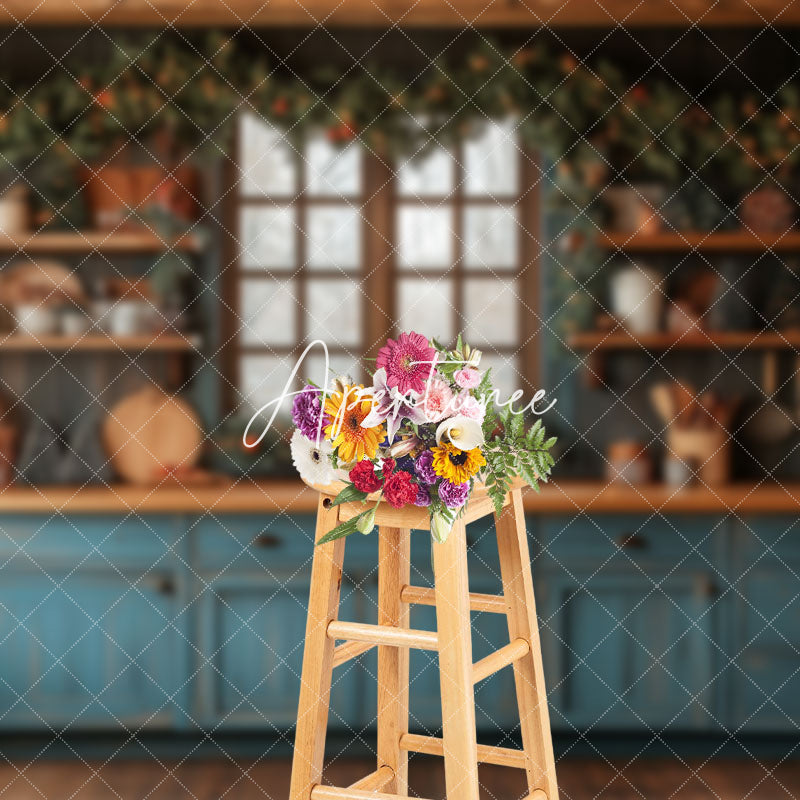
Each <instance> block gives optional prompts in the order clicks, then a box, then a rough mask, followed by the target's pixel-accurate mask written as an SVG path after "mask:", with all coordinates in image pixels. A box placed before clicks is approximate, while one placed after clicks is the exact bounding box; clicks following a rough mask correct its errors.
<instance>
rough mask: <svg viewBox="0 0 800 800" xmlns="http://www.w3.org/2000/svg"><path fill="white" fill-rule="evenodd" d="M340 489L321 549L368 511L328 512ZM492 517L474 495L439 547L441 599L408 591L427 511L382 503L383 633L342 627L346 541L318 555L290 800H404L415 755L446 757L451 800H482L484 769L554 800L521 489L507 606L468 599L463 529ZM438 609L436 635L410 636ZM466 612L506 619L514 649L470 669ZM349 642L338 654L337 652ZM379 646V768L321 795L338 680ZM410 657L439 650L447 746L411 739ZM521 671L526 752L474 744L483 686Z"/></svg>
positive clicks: (511, 514) (509, 521)
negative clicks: (416, 533)
mask: <svg viewBox="0 0 800 800" xmlns="http://www.w3.org/2000/svg"><path fill="white" fill-rule="evenodd" d="M326 490H327V491H326ZM335 494H336V489H335V488H330V487H325V488H324V489H322V490H321V492H320V498H319V508H318V511H317V530H316V538H317V540H319V539H320V538H321V537H322V536H324V535H325V534H326V533H327V532H328V531H330V530H331V529H332V528H334V527H335V526H336V525H338V524H339V523H340V522H344V521H345V520H347V519H351V518H352V517H353V516H355V515H356V514H358V513H360V512H361V511H363V510H364V506H363V505H362V504H361V503H345V504H342V505H339V506H332V505H331V500H332V498H333V497H334V496H335ZM490 513H493V506H492V503H491V501H490V499H489V497H488V496H487V495H486V494H485V492H484V491H483V490H482V487H481V489H478V488H477V487H476V489H475V490H474V491H473V495H472V498H471V499H470V504H469V506H468V507H467V510H466V513H465V514H464V515H463V516H462V517H461V518H460V519H459V520H458V521H457V522H456V524H455V526H454V527H453V530H452V532H451V533H450V536H449V538H448V539H447V541H446V542H445V543H444V544H438V543H437V544H434V545H433V571H434V581H435V589H426V588H422V587H417V586H411V585H410V566H409V547H410V529H412V528H421V529H428V528H429V524H428V510H427V509H425V508H416V507H406V508H403V509H400V510H396V509H393V508H392V507H391V506H389V505H388V504H387V503H384V502H382V503H381V504H380V507H379V509H378V512H377V515H376V524H377V525H379V526H380V543H379V569H378V624H377V625H365V624H362V623H358V622H345V621H343V620H340V619H339V618H338V606H339V589H340V586H341V579H342V562H343V559H344V545H345V539H338V540H335V541H333V542H328V543H327V544H324V545H319V546H317V547H316V550H315V552H314V563H313V567H312V570H311V596H310V598H309V602H308V621H307V624H306V640H305V654H304V656H303V675H302V682H301V687H300V703H299V709H298V712H297V735H296V738H295V748H294V761H293V764H292V782H291V788H290V791H289V800H392V799H393V798H397V797H401V798H405V797H408V753H409V752H413V753H428V754H433V755H439V756H444V768H445V784H446V788H447V800H478V797H479V788H478V763H479V762H482V763H489V764H501V765H505V766H509V767H519V768H521V769H524V770H525V772H526V774H527V783H528V792H529V793H528V795H527V798H526V800H558V787H557V785H556V773H555V763H554V760H553V745H552V740H551V738H550V721H549V715H548V711H547V698H546V694H545V688H544V677H543V674H542V654H541V648H540V644H539V632H538V628H537V622H536V606H535V602H534V597H533V580H532V578H531V570H530V560H529V555H528V540H527V536H526V532H525V517H524V513H523V508H522V497H521V491H520V488H519V485H517V484H515V486H514V488H513V490H512V491H511V492H510V493H509V495H508V496H507V498H506V505H505V507H504V509H503V513H502V514H501V515H500V516H496V515H495V527H496V531H497V546H498V550H499V552H500V570H501V575H502V581H503V595H502V596H499V595H486V594H470V592H469V587H468V581H467V540H466V528H465V526H466V523H468V522H472V521H473V520H476V519H480V518H481V517H484V516H487V515H488V514H490ZM413 603H417V604H423V605H435V606H436V622H437V628H438V630H437V631H436V632H431V631H422V630H412V629H410V628H409V607H410V605H411V604H413ZM470 609H472V610H473V611H483V612H489V613H494V614H505V615H506V618H507V620H508V633H509V641H510V644H507V645H505V646H504V647H501V648H500V649H499V650H497V651H496V652H494V653H492V654H491V655H489V656H487V657H486V658H484V659H481V660H480V661H478V662H477V663H474V664H473V663H472V634H471V625H470ZM337 640H338V641H341V642H343V643H342V644H339V645H336V644H335V643H336V641H337ZM375 646H377V647H378V747H377V754H378V763H377V769H376V770H375V772H372V773H370V774H369V775H367V776H366V777H365V778H363V779H361V780H360V781H357V782H356V783H354V784H353V785H352V786H349V787H347V788H334V787H332V786H323V785H322V783H321V781H322V765H323V756H324V751H325V732H326V726H327V722H328V703H329V699H330V690H331V680H332V673H333V669H334V668H335V667H338V666H340V665H341V664H344V663H345V662H347V661H349V660H350V659H351V658H355V657H356V656H358V655H360V654H361V653H364V652H366V651H367V650H370V649H371V648H372V647H375ZM410 647H417V648H422V649H425V650H436V651H438V653H439V673H440V682H441V692H442V716H443V722H442V728H443V736H442V738H441V739H440V738H438V737H433V736H420V735H415V734H410V733H409V732H408V679H409V675H408V654H409V648H410ZM509 664H513V667H514V678H515V682H516V689H517V703H518V705H519V712H520V723H521V731H522V742H523V749H522V750H516V749H511V748H506V747H489V746H485V745H479V744H477V742H476V731H475V696H474V693H473V686H474V684H475V683H476V682H478V681H480V680H483V679H484V678H486V677H488V676H489V675H492V674H493V673H495V672H497V671H498V670H499V669H501V668H503V667H506V666H508V665H509Z"/></svg>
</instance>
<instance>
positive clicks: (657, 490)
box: [0, 479, 800, 515]
mask: <svg viewBox="0 0 800 800" xmlns="http://www.w3.org/2000/svg"><path fill="white" fill-rule="evenodd" d="M523 501H524V505H525V510H526V511H528V512H529V513H535V514H567V515H572V514H579V513H583V512H586V513H591V514H619V513H644V514H650V513H654V512H664V513H681V514H683V513H687V514H689V513H694V514H698V513H708V514H723V513H727V512H729V511H731V510H735V511H736V512H737V513H753V514H755V513H758V514H786V513H789V514H797V513H800V483H792V484H785V485H783V486H779V485H777V484H762V485H760V486H757V485H755V484H730V485H728V486H722V487H718V488H715V489H709V488H706V487H702V486H698V487H689V488H684V489H680V490H676V489H674V488H672V487H669V486H663V485H660V484H654V485H649V486H641V487H630V486H625V485H616V484H611V485H607V484H604V483H601V482H598V481H563V482H559V483H551V484H549V485H547V486H544V487H542V491H541V492H540V493H539V494H537V493H536V492H534V491H533V490H532V489H524V490H523ZM316 508H317V495H316V493H315V492H314V491H313V490H312V489H309V488H308V487H307V486H306V485H305V484H303V483H302V482H301V481H300V480H293V479H283V480H271V481H263V482H259V483H253V482H248V483H240V484H234V483H233V482H232V481H230V482H225V481H221V482H220V483H215V484H211V485H208V484H204V485H202V486H197V487H191V486H190V487H187V488H184V487H182V486H179V485H176V484H170V485H165V486H162V487H159V488H153V487H142V486H128V485H118V486H112V487H105V486H91V487H86V488H83V489H79V488H77V487H70V486H42V487H37V488H28V487H15V486H11V487H7V488H5V489H0V514H3V513H6V514H12V513H13V514H19V513H30V514H52V513H64V514H119V513H128V512H134V513H138V514H150V513H158V514H164V513H175V514H203V513H206V512H213V513H215V514H223V513H224V514H262V513H270V512H273V511H288V512H292V513H313V512H315V511H316Z"/></svg>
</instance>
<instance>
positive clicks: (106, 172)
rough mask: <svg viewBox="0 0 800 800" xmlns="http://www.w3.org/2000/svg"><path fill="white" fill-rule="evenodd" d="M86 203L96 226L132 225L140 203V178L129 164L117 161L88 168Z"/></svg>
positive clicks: (102, 227)
mask: <svg viewBox="0 0 800 800" xmlns="http://www.w3.org/2000/svg"><path fill="white" fill-rule="evenodd" d="M85 180H86V204H87V206H88V207H89V216H90V217H91V220H92V224H93V225H94V227H96V228H99V229H100V230H111V229H114V228H117V227H118V226H120V225H129V224H130V222H131V220H130V214H131V210H132V209H133V208H134V207H135V206H136V181H135V177H134V172H133V170H132V169H131V167H129V166H120V165H116V164H112V165H108V166H104V167H99V168H98V169H96V170H87V173H86V175H85Z"/></svg>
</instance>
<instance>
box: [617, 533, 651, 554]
mask: <svg viewBox="0 0 800 800" xmlns="http://www.w3.org/2000/svg"><path fill="white" fill-rule="evenodd" d="M617 546H618V547H624V548H625V549H626V550H643V549H644V548H645V547H647V539H645V538H644V536H640V535H639V534H638V533H623V534H620V535H619V536H617Z"/></svg>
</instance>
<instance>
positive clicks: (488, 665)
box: [472, 639, 531, 683]
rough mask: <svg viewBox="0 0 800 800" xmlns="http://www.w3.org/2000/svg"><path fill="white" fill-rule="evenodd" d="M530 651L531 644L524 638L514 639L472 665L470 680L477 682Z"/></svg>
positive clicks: (523, 656)
mask: <svg viewBox="0 0 800 800" xmlns="http://www.w3.org/2000/svg"><path fill="white" fill-rule="evenodd" d="M530 651H531V646H530V645H529V644H528V643H527V642H526V641H525V639H514V641H513V642H509V643H508V644H507V645H504V646H503V647H501V648H500V649H499V650H495V651H494V653H490V654H489V655H488V656H486V658H482V659H481V660H480V661H476V662H475V663H474V664H473V665H472V682H473V683H478V681H482V680H483V679H484V678H488V677H489V676H490V675H494V673H495V672H498V671H499V670H501V669H503V667H507V666H508V665H509V664H513V663H514V662H515V661H519V659H521V658H525V656H526V655H528V653H530Z"/></svg>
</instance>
